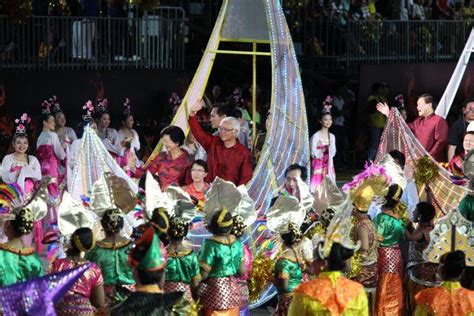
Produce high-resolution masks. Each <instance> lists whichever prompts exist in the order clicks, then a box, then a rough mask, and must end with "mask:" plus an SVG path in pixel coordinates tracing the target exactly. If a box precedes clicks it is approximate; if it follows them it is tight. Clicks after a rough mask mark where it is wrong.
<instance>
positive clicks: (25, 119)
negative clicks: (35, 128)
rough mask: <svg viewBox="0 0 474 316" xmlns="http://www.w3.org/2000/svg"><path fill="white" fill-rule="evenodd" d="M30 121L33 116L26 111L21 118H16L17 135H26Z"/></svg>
mask: <svg viewBox="0 0 474 316" xmlns="http://www.w3.org/2000/svg"><path fill="white" fill-rule="evenodd" d="M30 122H31V118H30V117H29V116H28V114H26V113H23V114H22V115H21V116H20V117H19V118H17V119H16V120H15V124H16V128H15V136H26V135H27V133H26V130H27V126H28V124H29V123H30Z"/></svg>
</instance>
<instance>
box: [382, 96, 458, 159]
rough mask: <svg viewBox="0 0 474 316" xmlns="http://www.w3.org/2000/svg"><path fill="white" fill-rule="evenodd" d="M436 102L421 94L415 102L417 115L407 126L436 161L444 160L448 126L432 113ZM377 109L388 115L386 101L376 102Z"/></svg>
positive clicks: (430, 97)
mask: <svg viewBox="0 0 474 316" xmlns="http://www.w3.org/2000/svg"><path fill="white" fill-rule="evenodd" d="M436 105H437V104H436V102H435V100H434V98H433V97H432V96H431V95H429V94H423V95H421V96H420V97H419V98H418V101H417V102H416V109H417V110H418V117H417V118H416V119H415V120H414V121H413V122H411V123H408V127H409V128H410V129H411V131H412V132H413V134H415V137H416V138H417V139H418V141H419V142H420V144H421V145H422V146H423V147H424V148H425V149H426V151H427V152H428V153H429V154H430V155H431V156H432V157H433V158H434V159H436V161H438V162H442V161H446V146H447V145H448V133H449V127H448V123H446V120H445V119H444V118H442V117H441V116H438V115H436V114H434V111H435V109H436ZM377 110H378V111H379V112H380V113H382V114H384V115H385V116H388V113H389V110H390V109H389V107H388V105H387V103H379V104H377Z"/></svg>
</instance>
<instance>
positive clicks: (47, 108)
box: [41, 100, 52, 115]
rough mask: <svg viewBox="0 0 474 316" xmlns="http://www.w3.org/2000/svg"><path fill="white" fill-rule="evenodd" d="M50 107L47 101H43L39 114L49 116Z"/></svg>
mask: <svg viewBox="0 0 474 316" xmlns="http://www.w3.org/2000/svg"><path fill="white" fill-rule="evenodd" d="M51 107H52V104H51V102H49V100H44V101H43V103H41V114H43V115H50V114H51Z"/></svg>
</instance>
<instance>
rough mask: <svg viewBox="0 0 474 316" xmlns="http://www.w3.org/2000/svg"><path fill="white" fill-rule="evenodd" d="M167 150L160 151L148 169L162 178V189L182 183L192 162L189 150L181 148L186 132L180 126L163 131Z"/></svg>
mask: <svg viewBox="0 0 474 316" xmlns="http://www.w3.org/2000/svg"><path fill="white" fill-rule="evenodd" d="M161 138H162V139H163V144H164V146H165V149H166V151H162V152H161V153H159V154H158V155H157V156H156V157H155V159H154V160H153V161H152V162H151V163H150V165H149V166H148V170H149V171H150V172H151V173H152V174H155V175H157V176H158V177H159V178H160V185H161V189H162V190H166V188H167V187H168V186H169V185H170V184H178V185H182V184H184V182H185V178H186V171H187V170H188V168H189V166H190V165H191V163H192V160H191V157H190V156H189V154H188V152H187V151H186V150H184V149H182V148H181V146H182V145H183V143H184V139H185V136H184V132H183V130H182V129H181V128H179V127H178V126H168V127H167V128H165V129H164V130H163V131H162V132H161Z"/></svg>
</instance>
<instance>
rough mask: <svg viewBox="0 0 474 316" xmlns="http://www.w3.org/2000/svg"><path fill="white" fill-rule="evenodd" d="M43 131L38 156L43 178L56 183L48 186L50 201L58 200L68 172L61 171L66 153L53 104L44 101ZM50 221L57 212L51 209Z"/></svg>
mask: <svg viewBox="0 0 474 316" xmlns="http://www.w3.org/2000/svg"><path fill="white" fill-rule="evenodd" d="M42 107H43V110H42V117H41V122H42V124H43V131H42V132H41V134H40V135H39V137H38V140H37V143H36V156H37V158H38V160H39V162H40V165H41V174H42V175H43V177H46V176H49V177H51V178H52V179H53V180H54V181H55V182H54V183H51V184H49V185H48V192H49V195H50V199H51V200H54V199H57V198H58V197H59V196H60V194H61V192H60V185H61V183H62V182H63V180H64V178H65V175H66V171H65V169H64V170H63V171H61V170H60V166H61V163H62V161H63V160H64V159H66V152H65V151H64V148H63V146H62V145H61V141H60V140H59V137H58V135H57V134H56V133H55V128H56V121H55V119H54V116H53V114H52V113H51V103H49V102H48V101H44V102H43V104H42ZM47 219H48V220H50V222H55V221H56V210H55V209H54V208H50V209H49V212H48V218H47Z"/></svg>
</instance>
